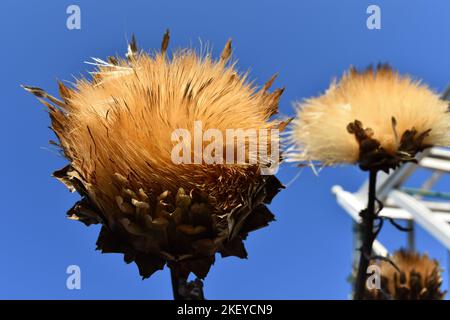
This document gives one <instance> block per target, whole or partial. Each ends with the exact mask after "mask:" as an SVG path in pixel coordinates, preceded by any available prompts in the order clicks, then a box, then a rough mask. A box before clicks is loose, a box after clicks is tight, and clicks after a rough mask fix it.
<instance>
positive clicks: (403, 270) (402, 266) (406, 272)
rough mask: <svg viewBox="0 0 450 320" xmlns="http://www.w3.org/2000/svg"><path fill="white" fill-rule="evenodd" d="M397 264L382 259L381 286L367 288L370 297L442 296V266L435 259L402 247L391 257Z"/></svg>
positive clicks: (443, 293)
mask: <svg viewBox="0 0 450 320" xmlns="http://www.w3.org/2000/svg"><path fill="white" fill-rule="evenodd" d="M391 260H392V262H393V263H394V264H395V265H396V266H397V267H398V269H399V270H396V269H395V268H394V266H393V265H392V264H391V263H389V262H387V261H381V262H380V263H379V264H378V266H379V267H380V271H381V272H380V275H381V289H368V290H366V293H365V294H366V297H365V298H366V299H370V300H386V299H389V300H390V299H393V300H442V299H444V296H445V292H444V291H441V285H442V277H441V268H440V266H439V263H438V262H437V261H436V260H432V259H430V258H429V257H428V255H426V254H423V255H422V254H419V253H416V252H408V251H405V250H399V251H397V252H395V253H394V254H393V255H392V257H391Z"/></svg>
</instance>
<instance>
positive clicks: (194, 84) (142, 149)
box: [25, 32, 286, 278]
mask: <svg viewBox="0 0 450 320" xmlns="http://www.w3.org/2000/svg"><path fill="white" fill-rule="evenodd" d="M168 41H169V34H168V32H167V33H166V34H165V36H164V39H163V42H162V46H161V52H157V53H154V54H147V53H144V52H142V51H139V50H138V49H137V46H136V42H135V41H134V37H133V41H132V42H131V43H130V45H129V47H128V53H127V58H126V59H121V58H118V57H110V58H109V60H108V62H106V61H103V60H100V59H94V61H95V63H94V64H95V65H96V66H97V70H96V71H95V72H93V79H92V81H89V80H87V79H80V80H77V82H76V83H75V85H74V87H73V88H68V87H66V86H64V85H63V84H62V83H59V91H60V96H61V100H59V99H57V98H55V97H53V96H50V95H49V94H47V93H46V92H44V91H43V90H42V89H39V88H35V87H25V89H26V90H28V91H30V92H32V93H33V94H35V95H36V96H37V97H38V98H39V100H40V101H41V102H42V103H44V104H45V105H46V106H47V107H48V109H49V113H50V117H51V121H52V126H51V128H52V129H53V131H54V132H55V134H56V136H57V137H58V139H59V145H60V147H61V149H62V152H63V154H64V156H65V157H66V158H67V160H68V161H69V165H67V166H66V167H65V168H63V169H62V170H59V171H56V172H55V173H54V176H55V177H56V178H58V179H59V180H61V181H62V182H64V183H65V184H66V185H67V186H68V187H69V189H70V190H71V191H77V192H78V193H79V194H80V195H81V196H82V200H81V201H79V202H78V203H77V204H75V206H74V207H73V208H72V209H70V210H69V212H68V215H69V217H70V218H72V219H76V220H80V221H82V222H84V223H85V224H86V225H89V224H92V223H101V224H102V225H103V227H102V230H101V233H100V236H99V239H98V242H97V245H98V248H99V249H101V250H102V251H103V252H120V253H124V254H125V261H126V262H128V263H129V262H132V261H135V262H136V264H137V265H138V267H139V270H140V273H141V275H142V276H143V277H148V276H150V275H151V274H152V273H153V272H155V271H156V270H158V269H162V268H163V266H164V265H165V264H166V263H168V264H169V266H170V264H171V263H177V265H178V266H179V269H180V270H181V271H180V272H181V273H182V274H183V276H184V277H187V275H188V274H189V273H190V272H194V273H195V274H196V275H197V276H199V277H201V278H203V277H205V276H206V274H207V272H208V270H209V268H210V266H211V264H212V263H213V262H214V256H215V253H216V252H220V253H221V254H222V256H228V255H235V256H239V257H241V258H244V257H246V255H247V254H246V252H245V248H244V246H243V242H242V241H243V240H244V239H245V237H246V236H247V234H248V233H249V232H250V231H252V230H255V229H258V228H260V227H263V226H266V225H267V224H268V223H269V222H270V221H271V220H273V215H272V213H270V211H269V210H268V209H267V208H266V206H265V204H266V203H269V202H270V201H271V199H272V197H273V196H274V195H275V194H276V193H277V192H278V191H279V189H280V188H281V187H282V186H281V184H280V183H279V181H278V180H277V179H276V178H275V177H274V176H264V175H261V166H262V165H263V164H262V163H261V161H262V160H261V159H258V160H259V161H258V162H257V163H256V164H206V163H204V162H202V163H199V164H186V163H182V164H176V163H174V162H173V160H172V158H171V152H172V149H173V148H174V144H175V143H174V142H173V141H172V132H173V131H174V130H176V129H180V128H185V129H187V130H189V131H190V132H192V130H193V126H194V122H195V121H202V124H203V130H206V129H208V128H214V129H217V130H219V131H221V132H224V131H225V130H226V129H229V128H230V129H231V128H239V129H244V130H245V129H256V130H259V129H276V128H278V129H280V130H282V129H283V128H284V126H285V125H286V123H284V122H282V121H279V120H271V119H272V116H273V115H274V114H276V113H277V109H278V101H279V98H280V96H281V93H282V90H281V89H278V90H275V91H274V92H273V93H269V92H268V89H269V87H270V85H271V83H272V82H273V80H274V78H272V79H271V80H270V81H269V82H268V83H267V84H266V85H265V86H264V87H263V88H262V89H261V90H260V91H258V90H257V89H256V88H255V86H253V85H252V84H251V83H249V82H248V81H247V75H246V74H244V75H241V74H239V73H238V72H237V71H236V69H235V63H232V62H229V58H230V55H231V42H228V43H227V45H226V46H225V48H224V50H223V52H222V55H221V58H220V59H219V60H213V59H212V58H211V56H210V55H209V54H207V55H199V54H197V53H196V52H195V51H194V50H191V49H185V50H179V51H177V52H175V53H174V54H173V56H172V57H169V56H168V54H167V52H166V51H167V46H168ZM272 138H273V139H278V138H277V137H272ZM269 140H270V139H269ZM269 142H270V141H268V143H269ZM192 152H193V151H192ZM193 154H194V152H193ZM248 157H250V156H249V155H247V158H248Z"/></svg>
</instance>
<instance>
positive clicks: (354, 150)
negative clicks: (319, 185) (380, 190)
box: [287, 65, 450, 171]
mask: <svg viewBox="0 0 450 320" xmlns="http://www.w3.org/2000/svg"><path fill="white" fill-rule="evenodd" d="M449 126H450V113H449V112H448V102H445V101H442V100H440V99H439V96H438V95H437V94H436V93H434V92H433V91H431V90H430V89H429V88H428V87H426V86H425V85H423V84H421V83H420V82H418V81H414V80H412V79H411V78H410V77H408V76H403V75H400V74H399V73H398V72H396V71H394V70H392V69H391V68H390V67H389V66H387V65H379V66H378V67H377V68H376V69H373V68H372V67H370V68H368V69H367V70H365V71H363V72H358V71H357V70H355V69H353V68H352V69H350V71H349V72H348V73H346V74H345V75H344V76H343V77H342V79H341V80H339V81H338V82H336V81H334V82H333V83H332V84H331V86H330V87H329V89H328V90H327V91H326V92H325V93H324V94H323V95H321V96H319V97H315V98H310V99H307V100H305V101H304V102H302V103H298V104H297V117H296V118H295V119H294V121H293V126H292V131H291V132H290V140H291V143H292V145H293V146H292V148H291V151H290V152H289V154H288V155H287V157H288V159H287V160H288V161H292V162H301V163H308V162H310V163H317V164H320V165H333V164H341V163H351V164H356V163H358V164H359V165H360V167H361V169H363V170H370V169H376V170H384V171H388V170H389V169H390V168H395V167H396V166H397V165H398V164H399V163H401V162H405V161H412V160H413V159H414V157H415V155H416V154H417V153H418V152H420V151H423V150H424V149H425V148H427V147H430V146H434V145H436V146H448V145H450V137H449Z"/></svg>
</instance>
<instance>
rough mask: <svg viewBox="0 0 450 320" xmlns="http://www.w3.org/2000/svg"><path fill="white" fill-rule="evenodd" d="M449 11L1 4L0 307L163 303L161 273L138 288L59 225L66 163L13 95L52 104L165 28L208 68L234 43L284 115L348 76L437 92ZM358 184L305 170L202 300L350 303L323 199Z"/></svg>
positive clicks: (345, 224) (341, 221)
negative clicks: (352, 71) (205, 58)
mask: <svg viewBox="0 0 450 320" xmlns="http://www.w3.org/2000/svg"><path fill="white" fill-rule="evenodd" d="M70 4H77V5H79V6H80V8H81V17H82V20H81V30H68V29H67V28H66V19H67V14H66V8H67V6H69V5H70ZM370 4H377V5H379V6H380V8H381V14H382V16H381V17H382V22H381V23H382V25H381V27H382V28H381V30H368V29H367V28H366V19H367V16H368V15H367V14H366V8H367V7H368V5H370ZM449 12H450V2H448V1H446V0H435V1H432V2H431V1H426V0H420V1H411V0H409V1H406V0H396V1H392V0H385V1H383V0H372V1H365V0H342V1H334V0H327V1H325V0H314V1H313V0H309V1H264V0H258V1H256V0H255V1H235V0H228V1H220V2H219V1H206V0H205V1H170V0H169V1H167V0H166V1H133V0H128V1H95V2H94V1H75V0H72V1H45V2H40V3H39V4H37V3H34V2H31V1H19V0H14V1H12V0H6V1H1V3H0V26H1V27H0V34H1V39H2V43H3V45H2V49H1V50H0V57H1V61H2V72H1V74H0V88H1V92H2V99H1V108H0V112H1V117H0V119H1V120H0V121H1V126H0V137H1V139H2V150H3V151H2V152H3V155H2V157H0V167H1V168H3V170H2V173H1V178H2V183H1V184H0V194H1V209H0V218H1V222H0V249H1V252H2V258H1V260H0V298H25V299H30V298H35V299H94V298H97V299H99V298H104V299H167V298H171V289H170V283H169V273H168V272H167V270H164V271H162V272H159V273H157V274H156V275H154V276H153V277H152V278H151V279H148V280H145V281H142V280H141V279H140V277H139V275H138V272H137V268H136V266H135V265H134V264H133V265H126V264H125V263H124V262H123V261H122V256H120V255H114V254H109V255H102V254H100V252H98V251H95V250H94V249H95V241H96V237H97V234H98V231H99V227H98V226H91V227H89V228H86V227H85V226H84V225H82V224H81V223H77V222H73V221H70V220H68V219H66V218H65V212H66V210H67V209H68V208H70V207H71V206H72V205H73V203H74V202H75V201H76V200H77V199H78V196H77V195H74V194H70V193H69V192H68V191H67V189H66V188H65V187H64V186H63V185H62V184H61V183H59V182H58V181H56V180H55V179H53V178H52V177H51V176H50V175H51V173H52V172H53V171H54V170H55V169H59V168H60V167H62V166H64V165H65V163H66V162H65V160H64V159H62V158H61V157H59V156H58V155H56V154H55V153H53V152H51V151H49V150H48V149H47V147H48V144H47V141H48V140H49V139H51V138H53V135H52V133H51V131H50V130H49V129H48V128H47V127H48V126H49V119H48V115H47V114H46V112H45V110H44V108H43V107H42V106H41V105H39V104H38V102H37V101H36V100H35V99H34V98H33V97H32V96H31V95H29V94H27V93H26V92H24V91H23V90H22V89H21V88H20V87H19V84H21V83H25V84H29V85H36V86H39V87H42V88H45V89H46V90H48V91H49V92H51V93H56V88H57V87H56V80H57V79H65V80H71V79H73V78H72V77H73V76H79V75H80V74H86V73H87V71H89V70H90V67H89V66H88V65H86V64H84V63H83V61H85V60H88V59H89V58H90V57H101V58H104V57H106V56H108V55H111V54H115V53H120V54H123V53H124V51H125V47H126V42H127V41H126V39H129V38H131V34H132V33H134V34H136V37H137V39H138V44H139V45H140V47H142V48H144V49H152V48H159V46H160V41H161V37H162V34H163V32H164V30H165V29H166V28H170V30H171V43H170V48H171V49H173V48H177V47H183V46H186V45H190V44H192V45H193V46H195V47H198V46H199V40H198V39H201V40H202V41H203V42H208V43H210V44H211V45H212V48H213V53H214V54H215V55H216V56H217V55H218V54H219V53H220V50H221V48H222V47H223V45H224V43H225V42H226V40H227V39H228V38H229V37H231V38H232V39H233V42H234V56H235V57H237V58H238V60H239V68H240V70H243V71H245V70H250V72H251V78H253V79H255V80H256V81H257V83H259V84H262V83H264V82H265V81H266V80H267V79H268V78H269V77H270V76H271V75H272V74H273V73H274V72H279V77H278V79H277V81H276V84H277V85H278V86H283V85H285V86H286V91H285V94H284V95H283V97H282V99H281V104H280V107H281V112H282V113H283V114H285V115H292V114H293V112H292V102H293V101H295V100H301V99H303V98H306V97H309V96H312V95H317V94H319V93H320V92H322V91H323V90H324V89H326V87H327V85H328V83H329V81H330V80H331V79H332V78H333V77H335V76H339V75H340V74H341V73H342V72H343V71H344V70H346V69H347V68H348V67H349V66H350V65H355V66H357V67H364V66H366V65H368V64H370V63H377V62H380V61H382V62H389V63H391V64H392V65H393V66H395V67H396V68H398V69H399V70H400V71H401V72H406V73H409V74H411V75H413V76H415V77H418V78H421V79H423V81H424V82H426V83H428V84H429V85H430V86H431V87H432V88H433V89H435V90H438V91H442V90H443V89H444V88H445V87H446V85H447V84H448V82H449V80H450V79H449V78H450V77H449V71H450V59H449V56H450V42H449V41H448V34H447V33H446V32H445V31H448V30H450V20H449V19H448V13H449ZM297 172H298V169H297V168H293V167H291V166H289V165H288V166H284V167H282V169H281V170H280V172H279V178H280V179H281V180H282V181H283V182H284V183H288V182H289V181H291V180H292V179H293V178H294V176H295V175H296V174H297ZM364 179H365V175H364V174H363V173H361V172H359V171H358V170H357V169H356V168H354V167H340V168H334V169H325V170H323V171H322V172H321V174H320V175H319V176H318V177H317V176H314V174H313V173H312V172H310V170H303V171H302V173H301V174H300V176H299V177H298V179H296V180H295V182H293V183H292V184H291V185H290V186H289V188H287V189H286V190H284V191H282V192H281V193H280V194H279V195H278V196H277V197H276V198H275V200H274V201H273V203H272V205H271V210H272V211H273V212H274V213H275V214H276V215H277V221H276V222H274V223H273V224H272V225H271V226H270V227H269V228H266V229H263V230H260V231H257V232H255V233H253V234H251V235H250V237H249V239H248V241H247V249H248V253H249V258H248V260H239V259H237V258H226V259H220V258H218V259H217V261H216V263H215V265H214V266H213V268H212V270H211V272H210V274H209V276H208V278H207V280H206V282H205V286H206V288H205V294H206V296H207V297H208V298H210V299H220V298H223V299H229V298H236V299H241V298H242V299H253V298H254V299H347V298H348V294H349V292H350V285H349V284H348V283H347V281H346V278H347V276H348V275H349V272H350V263H351V248H352V239H351V220H350V218H349V217H348V216H347V215H346V214H345V213H344V211H343V210H342V209H341V208H340V207H339V206H338V205H337V204H336V202H335V200H334V197H333V195H332V194H331V192H330V189H331V187H332V186H333V185H335V184H341V185H343V186H344V187H345V188H346V189H348V190H356V189H357V188H358V187H359V186H360V184H361V183H362V182H363V180H364ZM415 179H417V180H416V181H415V180H414V179H413V181H412V183H413V184H414V183H418V181H419V179H420V175H418V177H416V178H415ZM438 187H439V188H441V189H444V190H445V189H447V190H448V187H449V184H448V182H447V183H445V182H443V183H441V184H440V185H439V186H438ZM417 237H418V247H419V249H420V250H424V251H427V252H429V253H430V255H431V256H433V257H435V258H437V259H438V260H439V261H440V262H441V263H443V264H444V265H445V264H447V261H446V255H445V253H446V252H445V249H444V248H443V247H442V246H441V245H440V244H439V243H438V242H436V241H435V240H433V239H432V238H431V237H430V236H429V235H427V234H426V233H425V232H424V231H422V230H418V235H417ZM381 239H382V240H383V241H384V243H385V244H386V246H387V247H388V248H389V249H395V248H399V247H400V246H402V245H404V244H405V239H406V235H404V234H399V233H398V232H397V231H395V230H392V228H389V227H387V228H386V229H385V230H383V232H382V234H381ZM72 264H76V265H79V266H80V268H81V272H82V282H81V286H82V288H81V290H68V289H67V288H66V278H67V274H66V268H67V266H69V265H72ZM445 285H447V275H446V274H445Z"/></svg>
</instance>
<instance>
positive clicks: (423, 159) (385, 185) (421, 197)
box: [332, 87, 450, 279]
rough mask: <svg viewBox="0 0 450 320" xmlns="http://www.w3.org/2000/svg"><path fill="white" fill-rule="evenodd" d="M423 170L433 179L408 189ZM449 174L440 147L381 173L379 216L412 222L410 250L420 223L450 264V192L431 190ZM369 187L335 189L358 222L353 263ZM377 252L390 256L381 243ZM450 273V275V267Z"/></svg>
mask: <svg viewBox="0 0 450 320" xmlns="http://www.w3.org/2000/svg"><path fill="white" fill-rule="evenodd" d="M442 99H443V100H450V87H449V88H448V89H447V90H446V91H445V93H444V94H443V96H442ZM419 168H424V169H426V170H427V171H428V172H429V173H430V176H429V178H428V179H427V180H426V181H425V182H424V183H423V185H422V186H421V188H420V189H410V188H406V187H404V183H405V182H406V181H407V179H408V178H409V177H410V176H411V175H412V174H413V173H414V172H415V171H416V170H417V169H419ZM449 173H450V149H446V148H437V147H435V148H431V149H428V150H427V151H425V152H423V153H422V154H421V155H420V156H419V157H418V163H417V164H414V163H407V164H404V165H402V166H401V167H400V168H398V169H397V170H395V171H393V172H392V173H391V174H385V173H379V177H378V181H377V198H378V199H379V200H381V201H383V203H384V208H383V210H382V211H381V212H380V213H379V214H380V215H381V216H385V217H389V218H392V219H395V220H403V221H406V222H407V223H408V227H409V228H410V229H411V231H410V232H408V241H407V244H408V245H407V247H408V249H410V250H414V249H415V241H416V239H415V232H414V225H415V224H417V225H420V226H421V227H422V228H423V229H424V230H426V231H427V232H428V233H429V234H431V236H433V237H434V238H435V239H436V240H438V241H439V242H440V243H441V244H442V245H443V246H444V247H445V248H446V249H447V252H448V259H449V262H450V193H442V192H434V191H432V190H431V188H432V187H433V185H434V184H435V183H436V182H437V181H438V180H439V179H440V178H442V177H443V176H444V175H446V174H449ZM367 188H368V181H366V182H365V183H364V184H363V185H362V187H361V188H360V189H359V190H358V191H357V192H355V193H351V192H348V191H346V190H344V189H343V188H342V187H341V186H338V185H337V186H334V187H333V188H332V192H333V193H334V195H335V196H336V200H337V202H338V204H339V205H340V206H341V207H342V208H343V209H344V210H345V211H346V213H347V214H349V215H350V216H351V217H352V219H353V220H354V222H355V225H354V228H353V230H354V233H353V234H354V250H353V252H354V255H353V263H357V261H358V260H359V251H358V250H357V249H358V248H359V247H360V242H359V234H358V232H357V230H358V228H357V224H358V223H359V222H360V220H361V218H360V216H359V212H360V211H361V210H362V209H364V208H365V207H366V206H367ZM430 199H432V200H433V201H431V200H430ZM373 251H374V254H376V255H380V256H388V255H389V251H388V250H387V249H386V248H385V247H384V246H383V244H382V243H381V242H379V241H378V240H376V241H375V243H374V246H373ZM448 271H449V275H450V265H449V270H448ZM449 279H450V276H449Z"/></svg>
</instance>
